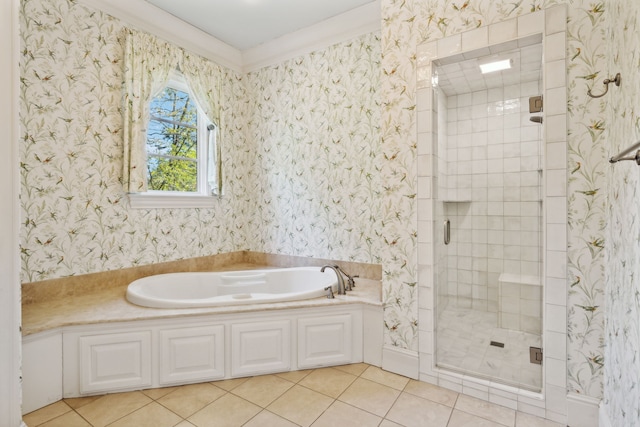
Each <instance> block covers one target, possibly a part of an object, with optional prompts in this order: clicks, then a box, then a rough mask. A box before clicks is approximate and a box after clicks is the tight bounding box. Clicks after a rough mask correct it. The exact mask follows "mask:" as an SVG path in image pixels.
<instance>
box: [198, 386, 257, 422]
mask: <svg viewBox="0 0 640 427" xmlns="http://www.w3.org/2000/svg"><path fill="white" fill-rule="evenodd" d="M260 410H261V408H260V407H259V406H257V405H254V404H253V403H251V402H247V401H246V400H244V399H242V398H240V397H238V396H234V395H233V394H225V395H224V396H222V397H221V398H220V399H218V400H216V401H215V402H213V403H211V404H209V405H207V406H205V407H204V408H203V409H202V410H200V411H198V412H196V413H195V414H193V415H192V416H191V417H189V419H188V420H187V421H189V422H190V423H192V424H193V425H195V426H196V427H223V426H229V427H234V426H241V425H243V424H244V423H246V422H247V421H249V420H250V419H251V418H253V417H255V416H256V414H258V413H259V412H260Z"/></svg>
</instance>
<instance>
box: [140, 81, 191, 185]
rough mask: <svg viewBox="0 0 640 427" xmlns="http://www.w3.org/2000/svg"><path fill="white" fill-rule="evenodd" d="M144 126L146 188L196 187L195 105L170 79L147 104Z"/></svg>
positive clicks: (186, 93) (187, 94)
mask: <svg viewBox="0 0 640 427" xmlns="http://www.w3.org/2000/svg"><path fill="white" fill-rule="evenodd" d="M150 116H151V117H150V120H149V127H148V129H147V180H148V186H149V190H156V191H181V192H197V191H198V109H197V107H196V104H195V102H194V101H193V99H191V97H190V95H189V93H188V92H185V91H183V90H180V89H178V88H176V87H174V86H173V85H171V83H170V84H169V85H168V86H167V87H166V88H165V89H164V90H163V91H162V92H161V93H160V94H159V95H157V96H156V97H155V98H153V100H152V101H151V104H150Z"/></svg>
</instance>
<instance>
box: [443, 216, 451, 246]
mask: <svg viewBox="0 0 640 427" xmlns="http://www.w3.org/2000/svg"><path fill="white" fill-rule="evenodd" d="M449 242H451V222H450V221H449V220H448V219H445V220H444V244H445V245H448V244H449Z"/></svg>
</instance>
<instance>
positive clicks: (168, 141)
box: [132, 71, 215, 208]
mask: <svg viewBox="0 0 640 427" xmlns="http://www.w3.org/2000/svg"><path fill="white" fill-rule="evenodd" d="M214 129H215V127H214V126H213V125H212V124H210V122H209V121H208V120H207V118H206V116H205V115H204V113H203V112H202V111H201V110H200V108H198V106H197V104H196V102H195V99H194V97H193V96H191V94H190V92H189V87H188V86H187V83H186V81H185V79H184V77H183V76H182V75H181V74H180V73H179V72H177V71H176V72H174V73H172V75H171V76H170V80H169V82H168V83H167V85H166V86H165V88H164V89H163V90H162V92H160V93H159V94H157V95H156V96H155V97H153V98H152V99H151V102H150V105H149V123H148V126H147V138H146V152H147V174H146V177H147V192H146V193H141V194H138V195H135V196H134V199H135V200H132V206H133V207H143V208H144V207H206V206H211V205H212V198H211V197H208V196H210V195H211V189H210V187H209V183H208V180H207V172H208V171H207V167H208V159H209V158H210V156H209V152H208V150H209V145H210V144H209V142H210V141H209V138H210V137H211V138H215V132H214V131H213V130H214ZM210 133H211V135H210ZM214 143H215V141H214Z"/></svg>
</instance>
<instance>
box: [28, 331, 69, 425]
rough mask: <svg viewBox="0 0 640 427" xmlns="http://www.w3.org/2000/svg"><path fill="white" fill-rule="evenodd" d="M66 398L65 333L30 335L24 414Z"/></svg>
mask: <svg viewBox="0 0 640 427" xmlns="http://www.w3.org/2000/svg"><path fill="white" fill-rule="evenodd" d="M60 399H62V333H60V332H59V331H58V332H55V333H53V334H50V333H45V334H44V336H29V337H27V338H25V339H24V340H23V343H22V413H23V414H26V413H29V412H31V411H35V410H36V409H40V408H42V407H44V406H47V405H49V404H51V403H54V402H57V401H58V400H60Z"/></svg>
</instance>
